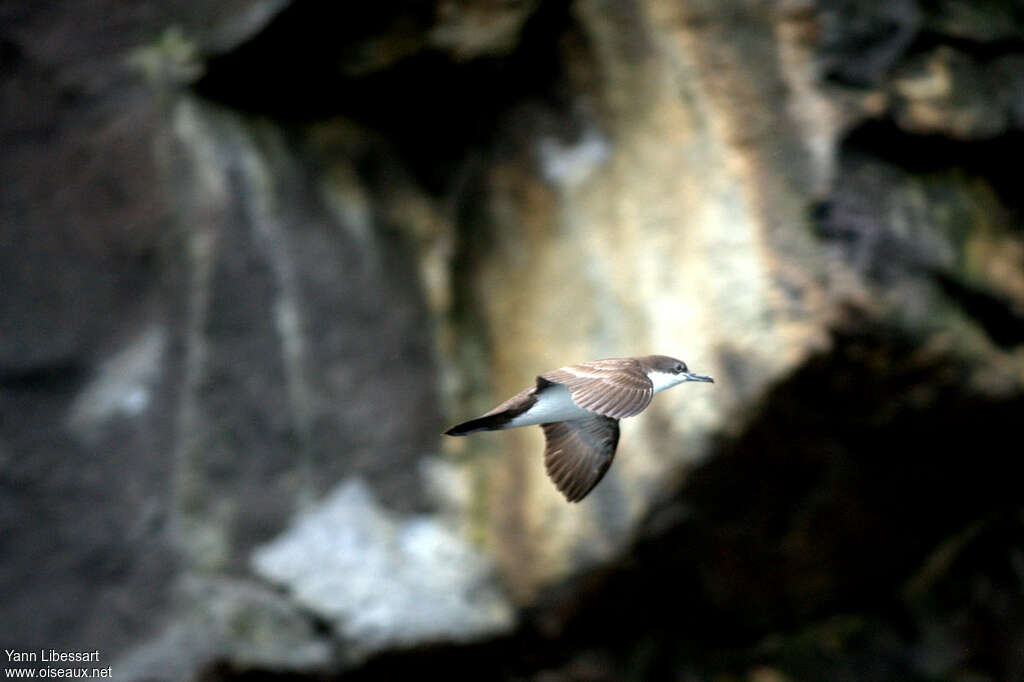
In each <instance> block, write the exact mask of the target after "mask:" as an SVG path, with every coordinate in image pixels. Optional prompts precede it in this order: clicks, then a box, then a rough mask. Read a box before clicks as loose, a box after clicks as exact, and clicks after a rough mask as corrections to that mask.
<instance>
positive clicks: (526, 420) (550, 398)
mask: <svg viewBox="0 0 1024 682" xmlns="http://www.w3.org/2000/svg"><path fill="white" fill-rule="evenodd" d="M593 416H594V413H593V412H589V411H587V410H584V409H583V408H581V407H579V406H578V405H576V403H574V402H573V401H572V396H571V395H570V394H569V389H567V388H566V387H565V386H562V385H561V384H554V385H553V386H548V387H547V388H545V389H544V390H543V391H541V392H540V394H539V395H538V396H537V402H536V403H534V404H533V406H532V407H531V408H530V409H529V410H527V411H526V412H524V413H523V414H521V415H519V416H518V417H515V418H514V419H512V420H511V421H510V422H509V423H508V424H506V425H505V427H504V428H506V429H513V428H516V427H518V426H534V425H536V424H549V423H551V422H564V421H568V420H570V419H583V418H587V417H593Z"/></svg>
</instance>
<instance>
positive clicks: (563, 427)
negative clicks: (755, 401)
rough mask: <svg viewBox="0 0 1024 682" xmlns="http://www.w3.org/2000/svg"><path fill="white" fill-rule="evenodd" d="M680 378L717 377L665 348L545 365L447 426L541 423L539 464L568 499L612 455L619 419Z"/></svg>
mask: <svg viewBox="0 0 1024 682" xmlns="http://www.w3.org/2000/svg"><path fill="white" fill-rule="evenodd" d="M685 381H707V382H712V381H714V380H713V379H712V378H711V377H708V376H702V375H700V374H692V373H690V372H689V371H687V369H686V364H685V363H684V362H682V361H680V360H676V359H675V358H670V357H667V356H665V355H647V356H643V357H637V358H607V359H604V360H594V361H592V362H583V363H580V364H577V365H568V366H566V367H562V368H561V369H556V370H553V371H551V372H545V373H544V374H541V375H539V376H538V377H537V383H536V385H534V386H531V387H529V388H527V389H524V390H523V391H520V392H519V393H517V394H516V395H514V396H512V397H511V398H509V399H508V400H506V401H505V402H503V403H502V404H500V405H498V406H497V407H495V408H494V409H493V410H491V411H490V412H487V413H486V414H483V415H481V416H480V417H477V418H476V419H470V420H469V421H467V422H463V423H461V424H458V425H456V426H453V427H452V428H450V429H448V430H447V431H445V433H446V434H448V435H449V436H465V435H467V434H470V433H475V432H477V431H496V430H500V429H514V428H518V427H521V426H536V425H539V426H540V427H541V428H543V429H544V439H545V443H546V446H545V450H544V464H545V467H546V468H547V472H548V475H549V476H550V477H551V479H552V480H553V481H554V482H555V485H556V486H557V487H558V489H559V490H560V491H561V492H562V494H563V495H565V497H566V499H568V500H569V501H570V502H578V501H580V500H582V499H583V498H584V497H586V495H587V493H589V492H590V491H591V490H592V489H593V488H594V486H595V485H597V483H598V482H599V481H600V480H601V478H602V477H603V476H604V474H605V472H606V471H608V467H610V466H611V463H612V458H614V456H615V448H616V446H617V445H618V442H619V419H622V418H624V417H632V416H634V415H637V414H639V413H640V412H643V410H644V409H645V408H646V407H647V406H648V405H649V404H650V403H651V398H653V397H654V394H655V393H659V392H660V391H663V390H665V389H667V388H671V387H672V386H675V385H677V384H681V383H683V382H685Z"/></svg>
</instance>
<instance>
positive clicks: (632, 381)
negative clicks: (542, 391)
mask: <svg viewBox="0 0 1024 682" xmlns="http://www.w3.org/2000/svg"><path fill="white" fill-rule="evenodd" d="M539 378H541V379H545V380H547V381H551V382H553V383H556V384H562V385H563V386H565V387H566V388H568V389H569V393H570V394H571V395H572V400H573V402H574V403H576V404H577V405H579V406H580V407H582V408H583V409H584V410H590V411H591V412H595V413H597V414H599V415H602V416H605V417H612V418H613V419H622V418H623V417H632V416H633V415H636V414H639V413H641V412H643V411H644V409H645V408H646V407H647V406H648V405H650V404H651V398H653V397H654V386H653V385H652V384H651V380H650V379H648V378H647V374H646V373H645V372H644V371H643V370H642V369H641V368H640V363H638V362H636V361H628V362H624V361H623V360H595V361H594V362H581V363H580V364H578V365H569V366H567V367H562V368H561V369H556V370H554V371H551V372H547V373H545V374H541V375H540V377H539Z"/></svg>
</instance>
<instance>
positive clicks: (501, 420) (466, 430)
mask: <svg viewBox="0 0 1024 682" xmlns="http://www.w3.org/2000/svg"><path fill="white" fill-rule="evenodd" d="M511 418H512V417H511V416H509V413H508V412H507V411H505V412H499V413H497V414H485V415H484V416H482V417H477V418H476V419H470V420H469V421H468V422H462V423H461V424H456V425H455V426H453V427H452V428H450V429H448V430H447V431H445V432H444V433H445V435H447V436H466V435H469V434H471V433H476V432H477V431H497V430H498V429H501V428H504V426H505V425H506V424H508V422H509V420H510V419H511Z"/></svg>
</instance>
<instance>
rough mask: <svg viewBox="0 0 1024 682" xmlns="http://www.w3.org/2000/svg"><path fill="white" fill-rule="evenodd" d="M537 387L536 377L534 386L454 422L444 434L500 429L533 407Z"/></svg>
mask: <svg viewBox="0 0 1024 682" xmlns="http://www.w3.org/2000/svg"><path fill="white" fill-rule="evenodd" d="M548 383H550V382H548ZM539 388H540V380H539V377H538V382H537V385H536V386H531V387H530V388H526V389H523V390H522V391H520V392H519V393H517V394H516V395H514V396H512V397H511V398H509V399H508V400H506V401H505V402H503V403H502V404H500V405H498V406H497V407H495V408H494V409H493V410H491V411H490V412H485V413H484V414H482V415H480V416H479V417H476V418H474V419H470V420H469V421H464V422H462V423H461V424H456V425H455V426H453V427H451V428H450V429H448V430H447V431H445V432H444V435H446V436H467V435H469V434H471V433H476V432H477V431H496V430H498V429H501V428H502V427H504V426H505V424H507V423H508V422H510V421H511V420H512V419H514V418H515V417H518V416H519V415H521V414H522V413H523V412H526V411H527V410H528V409H530V408H531V407H533V404H534V403H536V402H537V397H536V395H537V391H538V390H539Z"/></svg>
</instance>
